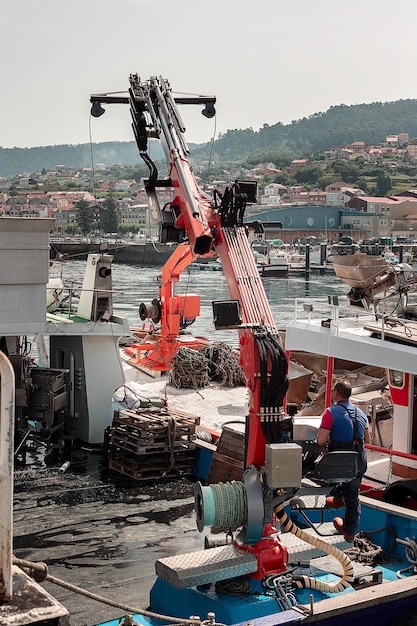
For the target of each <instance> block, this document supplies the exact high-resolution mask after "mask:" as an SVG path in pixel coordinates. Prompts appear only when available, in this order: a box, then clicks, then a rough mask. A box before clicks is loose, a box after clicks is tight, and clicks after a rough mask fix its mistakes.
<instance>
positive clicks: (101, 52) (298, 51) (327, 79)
mask: <svg viewBox="0 0 417 626" xmlns="http://www.w3.org/2000/svg"><path fill="white" fill-rule="evenodd" d="M1 18H2V19H1V23H2V28H1V36H0V55H1V59H2V64H1V68H2V71H1V78H0V90H1V91H0V93H1V108H0V111H1V114H0V146H2V147H5V148H10V147H14V146H18V147H32V146H46V145H57V144H79V143H88V142H89V141H90V102H89V98H90V94H91V93H103V92H114V91H125V90H127V89H128V87H129V75H130V74H131V73H138V74H139V75H140V76H141V78H142V79H143V80H145V79H147V78H149V77H150V76H155V75H156V76H163V77H164V78H167V79H168V80H169V82H170V84H171V86H172V88H173V91H174V92H187V93H200V94H210V95H215V96H216V97H217V105H216V109H217V116H216V118H214V119H210V120H209V119H206V118H204V117H203V116H202V115H201V114H200V109H199V108H198V107H191V106H187V107H181V113H182V117H183V119H184V122H185V124H186V126H187V133H186V140H187V141H188V142H189V143H192V142H197V143H202V142H206V141H210V139H211V137H212V136H213V134H214V133H216V136H217V135H218V133H219V132H220V133H225V132H226V131H227V130H229V129H245V128H253V129H254V130H259V128H261V127H262V126H263V124H265V123H266V124H270V125H272V124H276V123H277V122H282V123H284V124H287V123H290V122H291V121H292V120H296V119H300V118H302V117H304V116H309V115H312V114H314V113H317V112H320V111H323V112H324V111H327V110H328V109H329V108H330V107H331V106H334V105H339V104H346V105H349V104H358V103H370V102H388V101H394V100H399V99H406V98H417V87H416V79H415V75H416V64H417V37H416V36H415V24H416V20H417V2H416V0H396V1H395V2H393V1H391V2H389V1H388V0H382V1H381V0H350V1H349V2H342V1H341V0H298V1H297V2H288V1H286V2H283V1H282V0H207V1H206V2H202V1H201V0H71V1H65V0H37V1H36V2H34V1H33V0H5V2H3V4H2V12H1ZM214 120H215V121H214ZM394 130H395V129H393V131H394ZM396 130H401V129H396ZM91 134H92V140H93V141H94V142H101V141H131V140H133V133H132V130H131V127H130V114H129V108H128V106H126V105H109V106H107V110H106V114H105V115H104V116H102V117H101V118H99V119H92V120H91ZM357 139H358V140H360V137H358V138H357Z"/></svg>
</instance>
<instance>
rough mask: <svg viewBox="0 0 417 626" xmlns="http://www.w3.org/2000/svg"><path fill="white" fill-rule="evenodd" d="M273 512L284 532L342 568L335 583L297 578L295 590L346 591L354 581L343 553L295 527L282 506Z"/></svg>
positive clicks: (351, 566)
mask: <svg viewBox="0 0 417 626" xmlns="http://www.w3.org/2000/svg"><path fill="white" fill-rule="evenodd" d="M274 512H275V514H276V516H277V517H278V519H279V521H280V523H281V526H282V527H283V528H285V530H287V531H289V532H290V533H292V534H293V535H295V536H296V537H298V538H299V539H302V541H305V542H306V543H309V544H310V545H313V546H315V547H316V548H319V549H320V550H323V551H324V552H326V553H327V554H330V556H333V557H334V558H335V559H337V560H338V561H339V563H340V564H341V566H342V567H343V576H342V578H341V579H340V580H338V581H336V582H335V583H326V582H323V581H321V580H318V579H317V578H311V577H310V576H299V577H297V578H294V583H295V585H296V586H297V588H298V589H302V588H304V589H315V590H316V591H322V592H327V593H338V592H340V591H343V590H344V589H347V587H349V586H350V585H351V583H352V582H353V580H354V571H353V564H352V561H351V560H350V558H349V557H348V556H347V555H346V554H345V553H344V552H342V550H339V548H336V547H335V546H331V545H329V544H328V543H326V542H325V541H323V540H322V539H319V538H318V537H314V536H312V535H310V534H309V533H306V532H305V531H304V530H302V529H301V528H299V527H298V526H296V525H295V524H294V523H293V522H292V521H291V520H290V519H289V517H288V515H287V514H286V512H285V510H284V504H279V505H278V506H277V507H275V508H274Z"/></svg>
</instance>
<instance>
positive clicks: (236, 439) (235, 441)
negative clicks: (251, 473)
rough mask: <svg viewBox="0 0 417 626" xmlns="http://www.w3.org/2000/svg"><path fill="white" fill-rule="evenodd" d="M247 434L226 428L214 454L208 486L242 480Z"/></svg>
mask: <svg viewBox="0 0 417 626" xmlns="http://www.w3.org/2000/svg"><path fill="white" fill-rule="evenodd" d="M244 457H245V434H244V433H242V432H238V431H236V430H233V429H232V428H228V427H227V426H225V427H224V428H223V430H222V434H221V437H220V439H219V442H218V444H217V449H216V451H215V452H214V454H213V460H212V463H211V467H210V470H209V473H208V476H207V481H206V482H207V484H208V485H210V484H213V483H219V482H227V481H231V480H238V481H240V480H242V476H243V471H244V469H245V462H244Z"/></svg>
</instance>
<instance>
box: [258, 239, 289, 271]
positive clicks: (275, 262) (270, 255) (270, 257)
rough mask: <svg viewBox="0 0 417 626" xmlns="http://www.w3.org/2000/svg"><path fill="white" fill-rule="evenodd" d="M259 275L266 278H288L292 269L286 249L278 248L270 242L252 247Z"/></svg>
mask: <svg viewBox="0 0 417 626" xmlns="http://www.w3.org/2000/svg"><path fill="white" fill-rule="evenodd" d="M252 250H253V255H254V257H255V261H256V267H257V268H258V272H259V275H260V276H262V277H263V278H266V277H273V278H276V277H279V276H287V274H288V270H289V267H290V263H289V258H288V253H287V251H286V250H285V249H281V248H276V247H273V246H271V245H270V243H269V242H268V241H263V242H262V243H257V244H253V245H252Z"/></svg>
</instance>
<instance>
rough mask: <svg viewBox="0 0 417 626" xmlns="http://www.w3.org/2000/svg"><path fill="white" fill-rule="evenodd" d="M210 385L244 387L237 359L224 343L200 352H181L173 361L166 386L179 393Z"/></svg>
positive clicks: (185, 349)
mask: <svg viewBox="0 0 417 626" xmlns="http://www.w3.org/2000/svg"><path fill="white" fill-rule="evenodd" d="M210 381H212V382H216V383H218V384H219V385H221V386H223V387H243V386H245V385H246V378H245V374H244V372H243V369H242V367H241V366H240V365H239V362H238V359H237V356H236V354H235V352H234V351H233V350H232V348H231V347H230V346H228V345H227V344H225V343H222V342H218V343H213V344H212V345H211V346H209V347H208V348H203V350H199V351H197V350H192V349H191V348H180V349H179V350H178V352H177V354H176V356H175V357H174V359H173V362H172V369H171V373H170V377H169V384H170V385H172V386H173V387H177V388H178V389H199V388H201V387H206V386H207V385H208V384H209V383H210Z"/></svg>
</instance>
